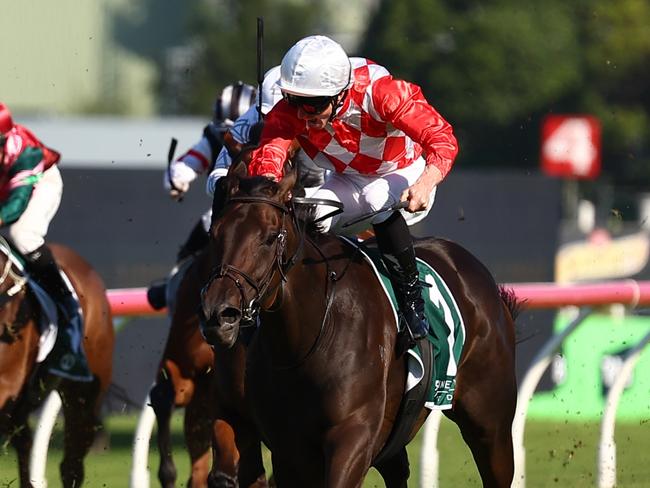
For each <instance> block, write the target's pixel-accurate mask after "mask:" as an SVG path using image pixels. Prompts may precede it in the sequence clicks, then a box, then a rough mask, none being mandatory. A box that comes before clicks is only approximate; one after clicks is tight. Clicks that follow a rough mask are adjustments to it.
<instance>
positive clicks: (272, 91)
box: [258, 66, 282, 115]
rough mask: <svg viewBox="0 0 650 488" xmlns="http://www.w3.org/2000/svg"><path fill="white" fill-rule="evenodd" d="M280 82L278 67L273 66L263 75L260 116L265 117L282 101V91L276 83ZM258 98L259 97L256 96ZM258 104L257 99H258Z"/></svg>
mask: <svg viewBox="0 0 650 488" xmlns="http://www.w3.org/2000/svg"><path fill="white" fill-rule="evenodd" d="M279 81H280V66H275V67H273V68H271V69H270V70H268V71H267V72H266V74H265V75H264V81H263V82H262V90H261V95H262V114H264V115H266V114H267V113H269V112H270V111H271V109H272V108H273V106H274V105H275V104H276V103H278V102H279V101H280V100H282V90H280V86H279V85H278V82H279ZM258 97H259V95H258ZM258 103H259V98H258Z"/></svg>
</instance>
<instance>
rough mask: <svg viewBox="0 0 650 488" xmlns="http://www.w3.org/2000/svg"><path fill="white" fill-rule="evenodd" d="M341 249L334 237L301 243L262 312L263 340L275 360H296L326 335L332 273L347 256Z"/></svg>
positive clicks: (341, 267)
mask: <svg viewBox="0 0 650 488" xmlns="http://www.w3.org/2000/svg"><path fill="white" fill-rule="evenodd" d="M316 246H318V247H316ZM318 249H320V252H319V250H318ZM343 251H344V249H343V246H342V244H341V243H340V241H337V240H336V239H335V238H332V239H331V240H330V239H324V240H323V241H322V244H320V243H319V244H316V243H314V244H312V243H305V248H304V250H303V252H302V253H301V255H300V258H299V259H298V260H297V262H296V264H295V265H294V266H293V267H292V268H291V269H290V270H289V271H288V273H287V281H286V283H283V284H282V289H281V291H280V292H279V295H278V298H277V301H278V302H279V303H276V304H274V305H275V307H276V308H272V309H271V310H269V311H266V312H264V313H263V314H262V325H263V327H262V331H261V334H262V338H263V341H264V342H265V343H266V344H268V347H269V349H270V353H271V354H272V356H273V357H274V358H276V359H277V360H278V361H281V362H282V363H287V364H292V363H298V362H300V361H302V360H303V359H305V357H306V355H310V354H311V353H312V352H313V349H314V348H315V347H317V346H318V345H319V344H321V343H322V341H323V340H324V339H325V338H326V336H327V333H328V331H327V327H326V324H327V315H328V313H329V310H330V307H331V305H332V302H333V300H334V299H335V286H336V276H337V275H338V273H341V272H342V270H344V269H345V262H346V260H347V258H346V257H345V255H344V253H343Z"/></svg>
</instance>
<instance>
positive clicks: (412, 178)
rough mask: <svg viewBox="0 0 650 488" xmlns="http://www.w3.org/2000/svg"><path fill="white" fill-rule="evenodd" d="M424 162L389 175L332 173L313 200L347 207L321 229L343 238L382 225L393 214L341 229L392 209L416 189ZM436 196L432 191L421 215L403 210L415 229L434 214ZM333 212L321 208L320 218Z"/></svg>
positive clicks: (417, 162) (328, 220)
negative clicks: (412, 189) (358, 220)
mask: <svg viewBox="0 0 650 488" xmlns="http://www.w3.org/2000/svg"><path fill="white" fill-rule="evenodd" d="M424 167H425V162H424V158H421V157H420V158H419V159H417V160H416V161H414V162H413V164H411V165H410V166H408V167H406V168H402V169H399V170H397V171H395V172H393V173H390V174H387V175H373V176H368V175H360V174H341V173H332V174H331V175H329V177H328V179H327V181H325V183H324V184H323V185H322V186H321V187H320V188H319V189H318V190H317V191H316V192H315V193H314V194H313V195H311V196H312V197H313V198H325V199H328V200H336V201H337V202H341V203H342V204H343V205H344V209H343V213H341V214H339V215H336V216H334V217H331V218H328V219H325V220H324V221H323V222H322V225H323V227H324V229H325V230H330V229H332V230H334V231H335V232H337V233H340V234H346V235H354V234H356V233H358V232H361V231H363V230H366V229H368V228H369V227H370V226H371V225H372V224H378V223H380V222H383V221H384V220H386V219H387V218H388V217H389V216H390V214H391V213H390V212H384V213H380V214H378V215H375V216H374V217H373V218H370V219H367V220H365V221H363V222H359V224H355V225H352V226H349V227H345V228H344V227H342V225H343V224H345V223H346V222H347V221H349V220H352V219H354V218H355V217H359V216H361V215H363V214H366V213H368V212H373V211H375V210H380V209H382V208H385V207H390V206H392V205H394V204H396V203H398V202H399V201H400V198H401V196H402V193H403V192H404V190H406V189H407V188H408V187H409V186H411V185H413V184H414V183H415V182H416V180H417V179H418V178H419V177H420V175H421V174H422V172H423V171H424ZM435 196H436V188H435V187H434V188H433V191H432V192H431V196H430V198H429V206H428V207H427V209H426V210H423V211H421V212H415V213H411V212H406V211H404V210H401V212H402V214H403V215H404V218H405V220H406V223H407V224H408V225H413V224H415V223H417V222H419V221H421V220H422V219H424V218H425V217H426V216H427V215H428V214H429V211H430V210H431V207H432V205H433V202H434V199H435ZM332 210H333V208H332V207H328V206H324V205H321V206H319V207H318V211H317V216H322V215H325V214H327V213H329V212H331V211H332Z"/></svg>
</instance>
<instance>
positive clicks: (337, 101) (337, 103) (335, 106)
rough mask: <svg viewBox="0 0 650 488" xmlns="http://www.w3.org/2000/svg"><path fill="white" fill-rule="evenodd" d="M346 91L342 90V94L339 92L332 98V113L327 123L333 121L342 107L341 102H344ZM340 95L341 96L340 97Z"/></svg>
mask: <svg viewBox="0 0 650 488" xmlns="http://www.w3.org/2000/svg"><path fill="white" fill-rule="evenodd" d="M347 91H348V90H347V89H345V90H343V91H342V92H339V93H338V94H337V95H336V96H335V97H332V101H331V104H332V113H331V114H330V118H329V119H328V122H332V120H334V117H335V116H336V112H338V110H339V109H340V108H341V107H342V106H343V102H344V100H345V97H346V96H347ZM341 95H342V96H341Z"/></svg>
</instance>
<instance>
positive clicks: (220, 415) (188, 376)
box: [150, 252, 267, 488]
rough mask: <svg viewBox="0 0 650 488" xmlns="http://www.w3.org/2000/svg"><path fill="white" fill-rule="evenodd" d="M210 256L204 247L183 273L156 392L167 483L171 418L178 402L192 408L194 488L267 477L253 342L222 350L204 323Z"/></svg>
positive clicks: (168, 482) (188, 417)
mask: <svg viewBox="0 0 650 488" xmlns="http://www.w3.org/2000/svg"><path fill="white" fill-rule="evenodd" d="M210 259H211V256H210V255H209V254H208V253H207V252H199V253H198V254H197V255H196V256H195V258H194V261H193V262H192V264H191V265H190V266H189V268H188V269H187V272H186V273H185V275H184V276H183V278H182V279H181V282H180V285H179V288H178V291H177V293H176V303H175V307H174V309H173V311H172V322H171V327H170V333H169V337H168V339H167V344H166V346H165V351H164V354H163V360H162V365H161V374H160V375H159V376H158V379H157V381H156V385H155V386H154V387H153V388H152V390H151V394H150V398H151V403H152V407H153V409H154V412H155V413H156V420H157V424H158V448H159V452H160V459H161V463H160V467H159V470H158V478H159V480H160V482H161V485H162V486H163V487H164V488H170V487H173V486H175V479H176V469H175V467H174V463H173V460H172V457H171V438H170V437H171V433H170V418H171V413H172V408H173V407H174V406H177V407H185V419H184V432H185V441H186V445H187V447H188V450H189V454H190V460H191V466H192V472H191V476H190V480H189V481H188V483H187V486H188V487H191V488H203V487H206V486H208V479H209V482H210V485H211V486H237V485H236V483H239V486H246V487H249V486H250V487H259V488H261V487H265V486H267V483H266V478H265V475H264V465H263V463H262V456H261V445H260V440H259V436H258V434H257V431H256V429H255V427H254V425H253V422H252V419H250V417H249V416H248V415H247V414H246V409H245V405H244V400H243V395H244V392H243V388H244V387H243V385H244V376H243V371H244V369H245V346H244V345H243V344H242V343H238V344H237V346H236V347H234V348H232V349H226V348H219V347H217V350H218V353H217V354H216V357H215V354H214V352H213V350H212V348H211V347H210V345H208V343H207V342H205V340H204V339H203V336H202V335H201V332H200V329H199V320H198V319H199V315H198V313H197V311H198V309H199V306H200V291H201V288H202V286H203V285H204V284H205V282H206V281H207V279H208V277H209V274H208V273H209V270H210V266H211V265H210ZM211 446H212V468H210V463H209V450H210V447H211Z"/></svg>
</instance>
